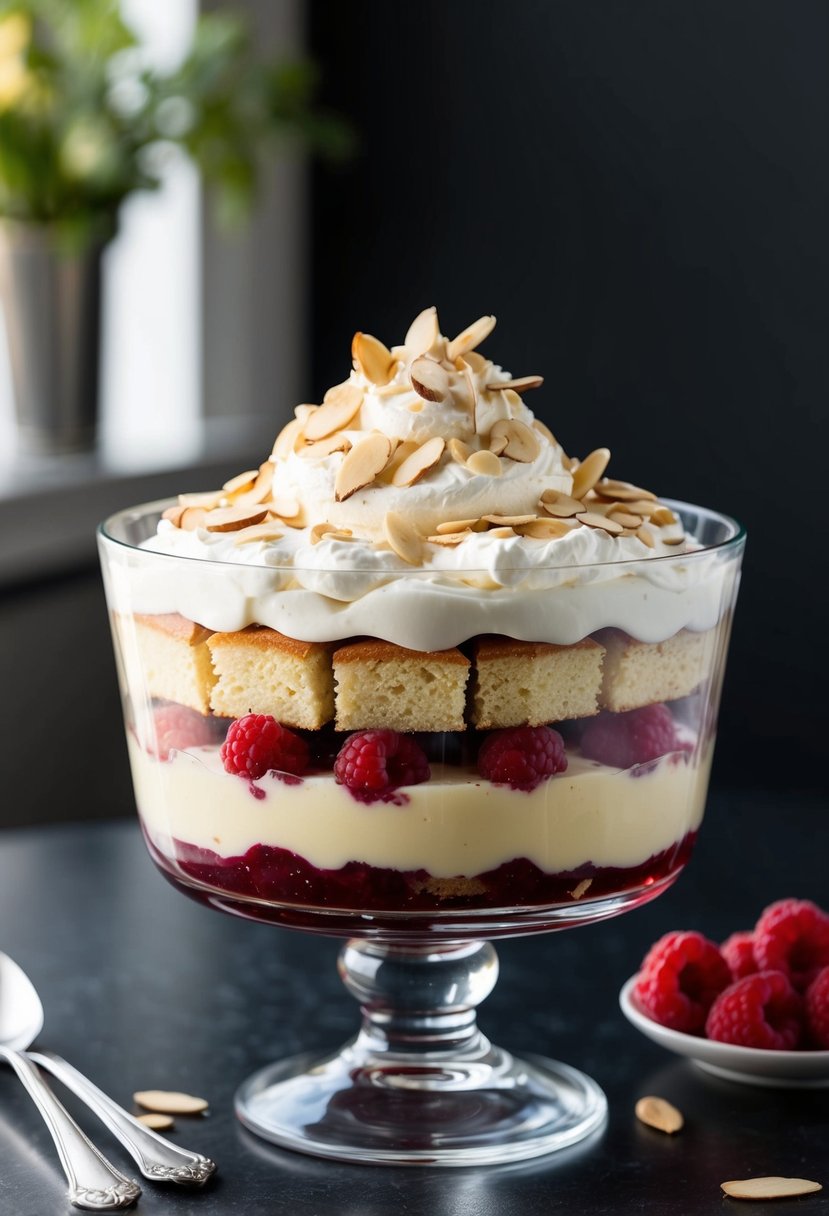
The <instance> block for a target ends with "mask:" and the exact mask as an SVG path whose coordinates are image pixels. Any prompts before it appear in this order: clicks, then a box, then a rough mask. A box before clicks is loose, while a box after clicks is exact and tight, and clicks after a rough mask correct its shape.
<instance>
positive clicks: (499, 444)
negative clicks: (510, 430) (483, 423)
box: [489, 435, 509, 456]
mask: <svg viewBox="0 0 829 1216" xmlns="http://www.w3.org/2000/svg"><path fill="white" fill-rule="evenodd" d="M508 443H509V440H508V439H507V437H506V435H490V437H489V450H490V452H494V453H495V455H496V456H501V455H502V454H503V452H504V451H505V450H506V446H507V444H508Z"/></svg>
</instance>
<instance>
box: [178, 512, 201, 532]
mask: <svg viewBox="0 0 829 1216" xmlns="http://www.w3.org/2000/svg"><path fill="white" fill-rule="evenodd" d="M206 518H207V512H206V511H205V509H204V507H185V509H184V514H183V515H182V517H181V519H180V520H179V525H178V526H179V527H180V528H183V529H184V531H185V532H195V530H196V528H203V527H204V521H205V519H206Z"/></svg>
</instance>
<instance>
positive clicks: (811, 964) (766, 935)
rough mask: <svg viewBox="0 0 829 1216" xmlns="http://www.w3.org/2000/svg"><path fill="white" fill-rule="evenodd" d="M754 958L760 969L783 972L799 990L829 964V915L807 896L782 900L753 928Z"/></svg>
mask: <svg viewBox="0 0 829 1216" xmlns="http://www.w3.org/2000/svg"><path fill="white" fill-rule="evenodd" d="M754 957H755V958H756V960H757V966H758V968H760V969H761V970H764V971H767V970H772V971H782V972H784V973H785V974H786V975H787V976H788V978H789V979H790V980H791V983H792V985H793V986H794V987H795V988H796V989H797V990H798V992H804V991H805V990H806V988H808V986H809V984H810V983H811V981H812V980H813V979H814V978H815V976H816V975H817V973H818V972H819V971H820V970H821V969H822V968H823V967H826V966H829V916H827V915H826V913H825V912H824V911H823V910H822V909H821V908H819V907H818V906H817V904H814V903H812V902H811V900H808V899H780V900H778V901H777V902H776V903H773V904H771V905H770V906H769V907H768V908H766V910H765V912H763V914H762V915H761V917H760V919H759V920H758V922H757V924H756V926H755V928H754Z"/></svg>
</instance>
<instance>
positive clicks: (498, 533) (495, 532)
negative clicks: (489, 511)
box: [487, 528, 515, 540]
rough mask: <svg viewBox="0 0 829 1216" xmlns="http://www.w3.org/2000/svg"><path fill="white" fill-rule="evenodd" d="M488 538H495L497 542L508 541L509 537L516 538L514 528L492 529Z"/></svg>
mask: <svg viewBox="0 0 829 1216" xmlns="http://www.w3.org/2000/svg"><path fill="white" fill-rule="evenodd" d="M487 536H494V537H495V538H496V540H506V539H507V537H508V536H515V533H514V532H513V530H512V528H490V529H489V531H488V532H487Z"/></svg>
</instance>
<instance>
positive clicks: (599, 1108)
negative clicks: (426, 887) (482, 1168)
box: [235, 939, 607, 1166]
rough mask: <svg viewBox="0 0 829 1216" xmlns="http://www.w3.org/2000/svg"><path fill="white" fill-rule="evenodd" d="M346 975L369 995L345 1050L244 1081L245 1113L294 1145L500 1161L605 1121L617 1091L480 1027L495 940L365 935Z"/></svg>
mask: <svg viewBox="0 0 829 1216" xmlns="http://www.w3.org/2000/svg"><path fill="white" fill-rule="evenodd" d="M339 968H340V975H341V978H342V979H343V982H344V983H345V985H346V987H347V988H348V989H349V991H350V992H351V993H352V995H353V996H355V997H356V998H357V999H358V1000H359V1002H360V1005H361V1007H362V1011H363V1023H362V1027H361V1029H360V1032H359V1034H358V1035H357V1036H356V1038H355V1039H353V1040H352V1041H351V1042H350V1043H348V1044H346V1046H345V1047H344V1048H343V1049H342V1050H341V1051H340V1052H338V1053H336V1054H335V1055H331V1056H328V1057H325V1058H323V1059H320V1058H318V1057H315V1056H313V1055H310V1054H306V1055H302V1056H297V1057H294V1058H293V1059H290V1060H285V1061H281V1062H279V1063H277V1064H273V1065H271V1066H269V1067H267V1068H264V1069H262V1070H261V1071H260V1072H257V1073H255V1074H254V1075H253V1076H252V1077H250V1078H249V1079H248V1080H247V1081H246V1082H245V1083H244V1084H243V1085H242V1086H241V1087H240V1089H239V1090H238V1092H237V1094H236V1103H235V1105H236V1114H237V1115H238V1117H239V1119H240V1120H241V1122H242V1123H243V1124H244V1125H245V1126H246V1127H247V1128H249V1129H250V1130H251V1131H252V1132H255V1133H256V1134H257V1135H259V1136H262V1137H264V1138H265V1139H266V1140H269V1141H271V1142H272V1143H274V1144H278V1145H280V1146H281V1147H283V1148H289V1149H294V1150H297V1151H299V1152H305V1153H310V1154H312V1155H314V1156H317V1157H330V1158H336V1159H339V1160H345V1161H353V1162H358V1163H362V1164H379V1165H382V1164H387V1165H388V1164H394V1165H434V1166H437V1165H440V1166H470V1165H496V1164H501V1163H507V1162H512V1161H522V1160H526V1159H528V1158H531V1157H538V1156H541V1155H543V1154H546V1153H550V1152H553V1151H555V1150H557V1149H562V1148H566V1147H569V1146H570V1145H573V1144H576V1143H577V1142H578V1141H580V1140H583V1139H585V1138H586V1137H587V1136H589V1135H591V1134H592V1133H593V1132H595V1131H597V1130H598V1129H599V1128H601V1127H602V1126H603V1124H604V1122H605V1119H606V1115H607V1101H606V1099H605V1096H604V1094H603V1093H602V1091H601V1089H600V1088H599V1086H598V1085H596V1083H595V1082H594V1081H592V1080H591V1079H590V1078H589V1077H587V1076H585V1075H584V1074H583V1073H580V1072H578V1071H577V1070H576V1069H574V1068H571V1067H569V1066H568V1065H566V1064H560V1063H558V1062H556V1061H554V1060H548V1059H544V1058H542V1057H538V1056H528V1057H527V1058H526V1059H524V1060H520V1059H516V1058H515V1057H513V1056H512V1055H510V1053H509V1052H507V1051H504V1050H502V1049H501V1048H499V1047H495V1046H493V1045H492V1044H491V1043H490V1042H489V1040H488V1039H487V1038H486V1037H485V1036H484V1035H483V1034H482V1033H481V1031H480V1030H479V1029H478V1026H477V1022H476V1016H475V1009H476V1006H477V1005H478V1004H479V1003H480V1002H481V1001H482V1000H484V998H485V997H486V996H488V995H489V993H490V992H491V991H492V988H493V987H494V984H495V981H496V979H497V976H498V960H497V955H496V953H495V950H494V948H493V946H492V945H491V944H490V943H489V942H481V941H470V942H452V941H448V942H443V943H441V944H435V943H433V944H429V945H422V946H417V945H411V944H408V943H406V944H404V945H400V944H392V943H381V942H376V941H365V940H357V939H352V940H351V941H349V942H348V943H347V944H346V945H345V946H344V947H343V949H342V951H341V954H340V962H339Z"/></svg>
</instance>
